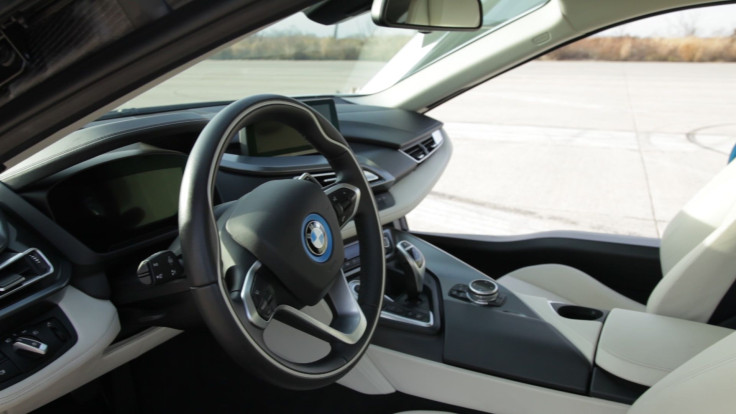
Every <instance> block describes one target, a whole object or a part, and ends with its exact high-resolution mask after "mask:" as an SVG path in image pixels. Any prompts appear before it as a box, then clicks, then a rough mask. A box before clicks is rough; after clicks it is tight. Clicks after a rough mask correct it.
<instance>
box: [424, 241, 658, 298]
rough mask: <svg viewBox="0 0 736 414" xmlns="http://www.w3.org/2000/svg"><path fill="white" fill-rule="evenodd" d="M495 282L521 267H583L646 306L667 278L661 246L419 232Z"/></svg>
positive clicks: (590, 273)
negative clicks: (661, 259) (557, 265)
mask: <svg viewBox="0 0 736 414" xmlns="http://www.w3.org/2000/svg"><path fill="white" fill-rule="evenodd" d="M416 236H418V237H421V238H422V239H424V240H427V241H428V242H430V243H432V244H433V245H435V246H438V247H439V248H441V249H443V250H445V251H447V252H449V253H451V254H452V255H454V256H456V257H458V258H459V259H461V260H463V261H464V262H467V263H468V264H470V265H471V266H473V267H475V268H477V269H478V270H480V271H482V272H483V273H485V274H487V275H488V276H491V277H493V278H500V277H501V276H504V275H506V274H508V273H510V272H512V271H514V270H516V269H520V268H522V267H526V266H533V265H538V264H549V263H557V264H562V265H567V266H570V267H574V268H576V269H579V270H581V271H583V272H585V273H587V274H589V275H590V276H591V277H593V278H595V279H597V280H598V281H600V282H601V283H603V284H605V285H606V286H609V287H610V288H611V289H613V290H615V291H617V292H619V293H621V294H622V295H624V296H627V297H629V298H631V299H633V300H636V301H638V302H640V303H646V301H647V299H648V298H649V295H650V294H651V292H652V290H654V287H655V286H656V285H657V283H659V281H660V280H661V279H662V268H661V265H660V261H659V248H658V247H657V246H653V245H643V244H642V245H636V244H627V243H626V241H625V239H622V242H620V243H618V242H613V241H610V242H609V241H601V240H592V239H584V238H582V237H581V238H576V237H574V236H570V237H562V236H557V235H547V234H544V233H542V234H538V235H529V236H525V237H523V238H522V237H519V238H514V239H510V238H501V237H499V238H495V240H488V239H486V240H484V239H483V238H482V237H478V236H470V235H439V234H431V233H416Z"/></svg>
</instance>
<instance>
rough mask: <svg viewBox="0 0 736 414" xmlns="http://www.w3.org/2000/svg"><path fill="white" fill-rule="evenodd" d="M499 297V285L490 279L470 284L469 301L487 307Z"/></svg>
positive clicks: (477, 280)
mask: <svg viewBox="0 0 736 414" xmlns="http://www.w3.org/2000/svg"><path fill="white" fill-rule="evenodd" d="M497 297H498V284H496V282H494V281H493V280H490V279H476V280H474V281H472V282H470V283H469V284H468V299H470V300H471V301H472V302H475V303H477V304H479V305H487V304H488V303H490V302H493V301H494V300H496V298H497Z"/></svg>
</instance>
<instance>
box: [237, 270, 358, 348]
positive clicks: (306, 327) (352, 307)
mask: <svg viewBox="0 0 736 414" xmlns="http://www.w3.org/2000/svg"><path fill="white" fill-rule="evenodd" d="M261 266H262V264H261V262H260V261H256V262H255V263H253V266H251V267H250V269H248V272H247V273H246V275H245V281H244V283H243V288H242V289H241V290H240V299H241V300H242V301H243V306H244V308H245V314H246V316H247V317H248V320H249V321H250V323H252V324H253V325H255V326H256V327H258V328H260V329H266V327H268V324H269V323H270V322H271V320H272V319H276V320H279V321H281V322H283V323H285V324H287V325H289V326H291V327H292V328H295V329H298V330H300V331H302V332H304V333H306V334H308V335H311V336H314V337H315V338H319V339H322V340H326V341H328V342H329V341H330V340H333V339H334V340H337V341H340V342H342V343H345V344H348V345H352V344H355V343H357V342H358V341H359V340H360V338H362V337H363V334H364V333H365V330H366V328H367V326H368V321H367V319H366V318H365V315H363V311H361V309H360V306H359V305H358V302H357V301H356V300H355V298H353V295H352V294H351V289H350V287H349V286H348V283H347V281H346V280H345V277H344V276H341V277H340V278H339V279H340V280H337V281H336V282H335V283H334V284H333V285H332V288H330V290H329V292H327V297H328V298H330V300H331V301H332V304H333V306H334V308H335V319H334V321H333V324H334V323H335V322H338V324H339V325H336V326H339V328H334V327H332V326H330V325H327V324H325V323H324V322H322V321H320V320H318V319H315V318H314V317H312V316H309V315H307V314H306V313H304V312H302V311H300V310H299V309H296V308H294V307H293V306H289V305H278V306H277V307H276V309H275V310H274V312H273V315H272V316H271V318H269V319H264V318H263V317H261V315H260V314H259V313H258V311H257V310H256V306H255V304H254V303H253V299H252V297H251V295H250V292H251V289H252V287H253V280H254V279H255V275H256V273H257V272H258V270H259V269H260V268H261Z"/></svg>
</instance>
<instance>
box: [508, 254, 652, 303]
mask: <svg viewBox="0 0 736 414" xmlns="http://www.w3.org/2000/svg"><path fill="white" fill-rule="evenodd" d="M498 282H499V283H500V284H501V285H503V286H505V287H506V288H508V289H509V290H511V291H512V292H518V293H521V294H525V295H532V296H542V297H545V298H547V299H549V300H551V301H558V302H564V303H570V304H574V305H580V306H587V307H590V308H596V309H604V310H608V309H613V308H621V309H629V310H635V311H642V312H643V311H645V310H646V307H645V306H644V305H643V304H641V303H639V302H636V301H634V300H632V299H629V298H627V297H626V296H624V295H622V294H620V293H618V292H616V291H615V290H613V289H611V288H609V287H608V286H606V285H604V284H602V283H600V282H599V281H597V280H595V279H594V278H592V277H591V276H590V275H588V274H586V273H584V272H581V271H580V270H578V269H575V268H573V267H570V266H565V265H560V264H542V265H536V266H528V267H524V268H521V269H518V270H515V271H513V272H511V273H509V274H507V275H505V276H503V277H501V278H499V279H498Z"/></svg>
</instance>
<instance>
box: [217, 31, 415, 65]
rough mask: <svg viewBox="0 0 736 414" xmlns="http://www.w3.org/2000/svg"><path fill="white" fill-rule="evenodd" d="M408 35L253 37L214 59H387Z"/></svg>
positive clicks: (401, 45) (397, 49)
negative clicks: (372, 36)
mask: <svg viewBox="0 0 736 414" xmlns="http://www.w3.org/2000/svg"><path fill="white" fill-rule="evenodd" d="M410 39H411V36H408V35H406V36H380V37H375V38H361V37H345V38H337V39H336V38H332V37H318V36H312V35H302V34H285V35H278V36H253V37H250V38H247V39H245V40H243V41H242V42H238V43H236V44H234V45H232V46H230V47H229V48H227V49H225V50H223V51H221V52H219V53H217V54H216V55H214V56H213V57H212V58H213V59H246V60H247V59H269V60H370V61H388V60H389V59H391V57H392V56H393V55H395V54H396V52H398V51H399V49H401V48H402V47H403V46H404V45H405V44H406V42H408V41H409V40H410Z"/></svg>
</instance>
